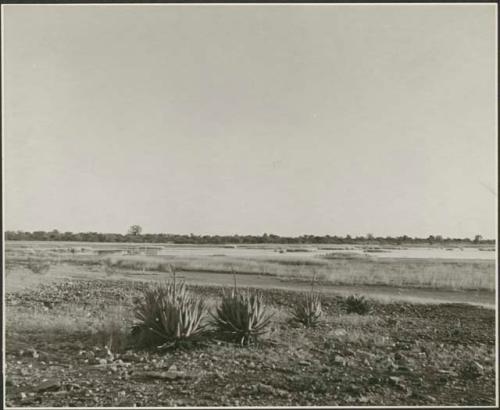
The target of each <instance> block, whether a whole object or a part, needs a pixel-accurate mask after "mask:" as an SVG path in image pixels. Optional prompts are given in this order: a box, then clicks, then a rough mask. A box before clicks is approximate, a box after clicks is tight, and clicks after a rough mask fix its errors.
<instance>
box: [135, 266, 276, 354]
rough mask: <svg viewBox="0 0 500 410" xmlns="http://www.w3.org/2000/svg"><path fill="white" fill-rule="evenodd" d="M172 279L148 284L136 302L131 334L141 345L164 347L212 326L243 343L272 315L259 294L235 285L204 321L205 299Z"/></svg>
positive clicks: (257, 333) (193, 337) (261, 330)
mask: <svg viewBox="0 0 500 410" xmlns="http://www.w3.org/2000/svg"><path fill="white" fill-rule="evenodd" d="M171 270H172V272H173V280H172V281H170V282H167V283H165V284H161V285H156V286H154V287H153V286H150V287H147V288H146V289H145V290H144V292H143V297H142V298H139V299H138V300H137V301H136V303H135V309H134V314H135V319H136V322H135V324H134V326H133V328H132V334H133V335H134V336H136V337H137V343H138V344H139V345H143V346H158V347H159V348H167V347H170V346H177V345H179V344H182V343H184V342H187V341H194V340H196V339H198V338H199V337H201V336H202V335H204V334H206V332H207V330H208V328H209V327H210V326H211V327H213V328H215V329H216V330H217V331H219V332H220V333H223V334H225V335H228V336H231V337H233V338H234V339H236V340H237V341H238V342H240V343H241V344H242V345H248V344H250V343H251V342H254V341H255V340H256V339H257V338H258V337H259V336H261V335H262V334H264V333H265V331H266V328H267V326H268V325H269V324H270V321H271V316H272V315H270V314H269V313H268V311H267V307H266V305H265V304H264V303H263V298H262V295H261V294H260V293H258V292H254V291H241V290H239V289H238V288H237V287H236V281H235V286H234V288H233V289H232V290H231V291H230V292H225V293H224V295H223V296H222V299H221V302H220V304H219V305H218V306H217V307H216V310H215V313H211V314H210V316H211V319H212V320H205V319H206V317H207V312H208V309H207V307H206V305H205V303H204V301H203V300H202V299H201V298H200V297H199V296H197V295H195V294H192V293H191V292H189V291H188V289H187V287H186V284H185V283H184V282H177V281H176V276H175V270H173V269H171Z"/></svg>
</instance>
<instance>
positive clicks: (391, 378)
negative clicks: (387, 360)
mask: <svg viewBox="0 0 500 410" xmlns="http://www.w3.org/2000/svg"><path fill="white" fill-rule="evenodd" d="M389 380H390V381H391V382H392V383H393V384H399V383H400V382H401V378H400V377H396V376H390V377H389Z"/></svg>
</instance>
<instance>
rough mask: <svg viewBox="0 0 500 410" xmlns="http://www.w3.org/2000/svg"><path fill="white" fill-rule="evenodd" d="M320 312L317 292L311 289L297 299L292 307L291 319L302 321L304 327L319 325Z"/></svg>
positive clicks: (321, 312)
mask: <svg viewBox="0 0 500 410" xmlns="http://www.w3.org/2000/svg"><path fill="white" fill-rule="evenodd" d="M322 314H323V311H322V309H321V300H320V297H319V294H318V293H316V292H313V291H312V290H311V292H309V293H306V294H305V296H303V297H302V298H301V299H299V300H297V301H296V303H295V304H294V305H293V308H292V320H293V321H295V322H298V323H302V324H303V325H304V326H306V327H315V326H317V325H319V324H320V322H321V316H322Z"/></svg>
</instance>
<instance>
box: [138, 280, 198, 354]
mask: <svg viewBox="0 0 500 410" xmlns="http://www.w3.org/2000/svg"><path fill="white" fill-rule="evenodd" d="M206 312H207V309H206V305H205V303H204V302H203V300H202V299H201V298H200V297H199V296H196V295H193V294H191V293H190V292H189V291H188V290H187V288H186V284H185V283H184V282H181V283H176V282H175V280H174V281H173V282H170V283H167V284H165V285H159V286H157V287H149V288H146V289H145V290H144V297H143V298H140V299H139V300H137V301H136V302H135V309H134V316H135V319H136V323H135V324H134V325H133V326H132V334H133V335H134V336H135V337H137V342H138V344H139V345H141V346H158V347H159V348H166V347H171V346H174V347H175V346H178V345H179V344H182V343H184V342H188V341H195V340H197V339H198V338H199V337H200V336H201V335H202V334H203V333H204V332H205V330H206V324H205V323H203V321H204V318H205V316H206Z"/></svg>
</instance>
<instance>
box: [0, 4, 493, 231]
mask: <svg viewBox="0 0 500 410" xmlns="http://www.w3.org/2000/svg"><path fill="white" fill-rule="evenodd" d="M2 11H3V24H2V27H3V36H2V38H3V42H4V44H3V52H4V55H3V64H4V65H3V74H4V84H3V85H4V87H3V93H4V94H3V97H4V100H3V107H4V120H5V123H4V130H3V144H4V155H5V159H4V160H5V162H4V171H5V176H4V184H5V186H4V195H5V202H4V205H5V221H4V222H5V228H6V229H8V230H16V229H21V230H38V229H43V230H49V229H53V228H57V229H59V230H61V231H66V230H69V231H103V232H125V231H126V230H127V228H128V226H129V225H131V224H139V225H142V226H143V228H144V231H145V232H171V233H190V232H193V233H196V234H216V233H218V234H233V233H239V234H262V233H264V232H267V233H275V234H279V235H300V234H304V233H307V234H320V235H322V234H331V235H345V234H348V233H349V234H351V235H364V234H366V233H369V232H370V233H373V234H375V235H384V236H385V235H403V234H408V235H410V236H428V235H430V234H441V235H444V236H452V237H455V236H468V237H471V236H473V235H475V234H482V235H483V236H485V237H495V232H496V225H495V224H496V216H495V215H496V203H497V193H496V186H497V183H496V174H497V164H496V137H497V128H496V90H497V85H496V5H492V4H490V5H484V4H483V5H472V4H467V5H437V4H429V5H349V6H347V5H307V6H298V5H295V6H294V5H287V6H278V5H274V6H269V5H251V6H250V5H245V6H238V5H218V6H209V5H205V6H192V5H191V6H189V5H181V6H179V5H177V6H144V5H140V6H131V5H119V6H115V5H113V6H112V5H108V6H81V5H80V6H75V5H72V6H41V5H37V6H14V5H8V6H5V5H4V6H2ZM491 190H493V191H494V192H491Z"/></svg>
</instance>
